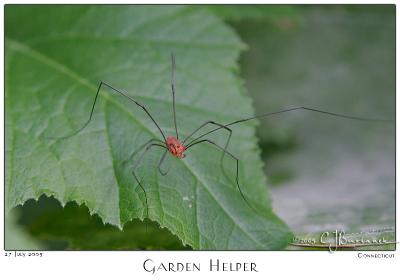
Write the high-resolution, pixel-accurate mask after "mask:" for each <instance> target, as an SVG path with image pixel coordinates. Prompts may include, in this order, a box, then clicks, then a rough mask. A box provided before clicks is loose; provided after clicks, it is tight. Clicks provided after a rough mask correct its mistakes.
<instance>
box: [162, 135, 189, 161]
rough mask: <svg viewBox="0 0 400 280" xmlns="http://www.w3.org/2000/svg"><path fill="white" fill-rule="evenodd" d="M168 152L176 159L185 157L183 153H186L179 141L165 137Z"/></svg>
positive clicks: (184, 147) (172, 137) (171, 137)
mask: <svg viewBox="0 0 400 280" xmlns="http://www.w3.org/2000/svg"><path fill="white" fill-rule="evenodd" d="M166 144H167V147H168V151H169V152H170V153H171V154H172V155H173V156H174V157H177V158H184V157H185V156H186V155H185V154H184V153H183V152H184V151H186V146H184V145H183V144H182V143H181V141H179V140H178V139H177V138H175V137H174V136H169V137H167V141H166Z"/></svg>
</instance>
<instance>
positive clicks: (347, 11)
mask: <svg viewBox="0 0 400 280" xmlns="http://www.w3.org/2000/svg"><path fill="white" fill-rule="evenodd" d="M196 8H202V9H208V10H209V11H210V12H213V13H215V14H217V15H218V16H220V17H222V18H223V19H224V20H225V21H226V23H227V24H229V25H230V26H231V28H233V29H234V30H235V31H236V32H237V33H238V34H239V36H240V37H241V39H242V40H243V41H244V42H245V43H246V44H247V46H248V49H247V51H245V52H244V53H243V55H242V57H241V60H240V70H239V71H240V76H241V77H242V78H243V80H244V81H245V85H244V86H245V87H246V89H247V91H248V93H249V95H250V96H252V98H253V99H254V106H255V108H256V112H257V113H258V114H262V113H266V112H272V111H277V110H280V109H284V108H288V107H291V106H307V107H313V108H318V109H321V110H327V111H332V112H336V113H342V114H349V115H354V116H361V117H370V118H389V119H394V117H395V6H394V5H386V6H385V5H381V6H377V5H374V6H366V5H364V6H352V5H348V6H340V5H327V6H316V5H309V6H279V5H273V6H242V7H237V6H234V5H232V6H201V7H199V6H198V7H196ZM394 129H395V127H394V124H382V123H362V122H356V121H351V120H344V119H338V118H331V117H327V116H324V115H320V114H317V113H312V112H301V111H297V112H290V113H287V114H283V115H277V116H274V117H271V118H265V119H262V120H260V126H259V127H258V136H259V141H260V146H261V148H262V152H263V160H264V162H265V173H266V174H267V176H268V180H269V186H270V187H271V193H272V196H273V205H274V209H275V211H276V213H277V214H278V216H279V217H281V218H282V219H283V220H284V221H285V222H286V223H287V224H288V225H289V226H290V227H291V229H292V230H293V231H294V232H295V234H296V235H297V236H300V237H307V236H317V235H318V234H319V233H321V232H324V231H332V230H336V229H338V230H346V231H349V232H350V231H351V232H359V231H371V230H372V231H374V230H379V229H383V228H386V229H393V230H394V223H395V196H394V194H395V130H394ZM71 213H73V215H71ZM68 217H79V219H78V220H74V221H68ZM16 221H17V225H16ZM61 221H63V223H64V224H63V226H60V225H59V223H60V222H61ZM8 223H9V224H10V225H11V226H10V230H11V231H13V232H15V234H11V235H9V236H11V237H12V239H10V240H7V242H10V244H15V243H18V244H20V245H21V248H24V247H26V246H27V245H26V244H30V245H29V246H30V247H31V248H51V249H65V248H85V249H96V248H100V247H103V246H104V244H109V246H110V247H113V248H120V249H130V248H137V249H143V248H147V249H154V248H160V247H162V248H164V249H190V248H188V247H183V246H182V245H181V244H180V242H179V240H178V239H177V238H176V237H174V236H172V235H171V234H170V233H169V232H168V231H167V230H165V229H163V230H161V229H159V228H158V227H157V225H156V224H150V225H149V231H150V232H151V233H152V234H149V235H146V234H145V229H144V226H143V224H142V223H139V222H131V223H128V224H127V225H126V228H125V229H126V230H125V231H124V232H120V231H119V230H118V229H116V228H114V227H111V226H104V225H103V224H102V223H101V221H100V219H99V218H98V217H97V216H90V215H89V214H88V211H87V209H86V208H85V207H84V206H79V207H78V206H77V205H76V204H74V203H69V204H67V207H66V208H64V209H63V208H62V207H61V206H60V205H59V203H58V202H57V201H55V200H53V199H50V198H41V199H40V200H39V202H34V201H29V202H28V203H26V204H25V205H24V206H23V207H18V208H17V209H15V211H14V212H13V213H12V215H11V216H10V221H8ZM65 224H67V226H68V227H69V228H70V230H69V231H70V232H72V236H64V235H63V231H62V230H60V228H62V227H65V226H66V225H65ZM44 228H46V231H44V230H43V229H44ZM21 229H23V230H21ZM82 231H83V232H86V233H87V235H86V236H80V235H79V234H76V235H74V234H73V233H74V232H76V233H78V232H82ZM389 231H390V230H389ZM90 235H93V236H96V238H93V240H92V243H91V244H81V243H80V238H81V240H86V242H87V240H88V239H87V236H90ZM149 236H151V238H149ZM388 238H389V239H390V238H394V234H393V233H390V234H389V235H388ZM132 240H135V242H136V243H135V244H133V243H132ZM68 242H70V243H68ZM71 242H72V243H71ZM290 249H299V248H297V247H293V248H290Z"/></svg>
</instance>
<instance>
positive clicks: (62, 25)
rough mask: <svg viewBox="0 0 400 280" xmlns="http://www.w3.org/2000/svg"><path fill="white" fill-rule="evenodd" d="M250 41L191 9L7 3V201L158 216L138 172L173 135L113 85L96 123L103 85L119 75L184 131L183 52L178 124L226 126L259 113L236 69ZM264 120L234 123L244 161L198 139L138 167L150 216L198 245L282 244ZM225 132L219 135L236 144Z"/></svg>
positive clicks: (116, 221)
mask: <svg viewBox="0 0 400 280" xmlns="http://www.w3.org/2000/svg"><path fill="white" fill-rule="evenodd" d="M242 48H243V43H241V41H240V40H239V38H238V37H237V36H236V35H235V34H234V33H233V32H232V31H231V29H230V28H228V27H227V26H226V25H225V24H224V23H223V22H221V21H220V20H219V19H218V18H217V17H215V16H213V15H211V14H209V13H207V12H205V11H204V10H203V9H196V8H193V7H184V6H160V7H158V6H10V5H8V6H7V7H6V108H7V110H6V134H7V137H6V166H7V168H6V175H7V176H6V204H7V209H11V208H12V207H15V206H16V205H20V204H23V203H24V202H25V201H26V200H28V199H30V198H34V199H37V198H38V197H39V196H40V195H42V194H45V195H47V196H54V197H55V198H56V199H58V200H59V201H60V202H61V204H62V205H65V204H66V203H67V202H68V201H75V202H77V203H78V204H85V205H86V206H87V207H88V208H89V211H90V213H91V214H93V213H96V214H98V215H99V216H100V218H101V219H102V221H103V222H104V223H108V224H112V225H116V226H118V227H120V228H122V227H123V225H124V224H125V223H127V222H128V221H131V220H133V219H137V218H139V219H144V218H146V211H145V209H146V207H145V197H144V193H143V191H142V190H141V189H140V188H139V187H137V184H136V182H135V180H134V178H133V176H132V174H131V169H132V166H133V162H132V160H131V155H132V153H133V152H134V151H135V150H136V149H138V148H139V147H140V146H142V145H143V144H144V143H145V142H146V141H148V140H149V139H151V138H154V137H157V138H161V135H160V134H159V132H158V130H157V128H156V127H155V126H154V124H153V123H152V122H151V120H150V119H149V117H148V116H147V115H146V114H145V113H144V112H143V111H142V110H141V109H140V108H139V107H137V106H136V105H135V104H133V103H131V102H129V101H127V100H125V99H124V98H122V97H119V96H117V95H116V94H114V93H112V92H110V91H107V90H102V91H101V96H100V98H99V101H98V104H97V105H96V109H95V111H94V115H93V119H92V121H91V123H90V124H89V125H88V126H87V128H86V129H85V130H83V131H82V132H81V133H79V134H78V135H76V136H74V137H71V138H67V139H62V140H51V139H49V137H54V136H62V135H66V134H68V133H71V132H73V131H75V130H76V129H78V128H79V127H80V126H82V125H83V124H84V123H85V121H86V120H87V118H88V116H89V112H90V108H91V105H92V102H93V98H94V95H95V92H96V90H97V87H98V85H99V82H100V81H101V80H103V81H107V82H109V83H111V84H112V85H114V86H115V87H117V88H119V89H122V90H125V91H126V92H128V94H129V95H130V96H131V97H132V98H134V99H135V100H137V101H138V102H140V103H141V104H144V105H145V106H146V107H147V108H148V110H149V111H150V112H151V113H152V114H153V115H154V118H155V119H156V120H157V121H158V123H159V124H160V126H161V128H162V129H163V130H164V132H165V133H166V134H168V135H174V128H173V121H172V110H171V104H172V102H171V93H170V75H171V73H170V72H171V70H170V69H171V66H170V61H169V56H170V53H171V52H174V53H175V54H176V58H177V71H176V89H177V104H176V110H177V119H178V127H179V130H180V135H181V137H182V136H184V135H188V134H189V133H190V132H191V131H192V130H193V129H194V128H196V127H198V126H199V125H200V124H202V123H203V122H205V121H208V120H215V121H217V122H221V123H227V122H230V121H233V120H237V119H240V118H243V117H247V116H249V115H253V113H254V112H253V109H252V107H251V104H250V99H249V98H248V97H246V96H245V95H243V93H242V90H243V89H242V86H241V81H240V80H239V79H238V77H237V76H236V74H235V70H236V69H237V64H236V60H237V58H238V56H239V52H240V50H241V49H242ZM254 125H255V123H254V122H252V123H244V124H241V125H237V126H236V127H234V133H233V137H232V141H231V146H230V148H229V149H230V151H231V152H232V153H233V154H235V155H236V156H237V157H238V158H239V159H240V172H239V174H240V178H239V180H240V182H241V185H242V188H243V192H244V194H245V196H246V197H247V198H248V200H249V201H250V203H251V204H252V205H254V207H256V208H257V210H258V212H259V214H257V213H255V212H254V211H252V210H251V209H250V208H249V207H248V206H247V205H246V203H245V202H244V200H243V199H242V197H241V196H240V194H239V192H238V190H237V187H236V186H235V168H234V167H235V162H234V161H233V160H231V159H230V158H229V157H228V156H227V157H226V158H225V163H224V166H225V168H224V169H222V168H221V166H220V161H219V160H220V157H221V151H220V150H218V149H216V148H215V147H212V146H211V145H207V144H199V145H198V146H197V147H193V149H190V150H188V151H187V157H186V158H184V159H177V158H172V156H170V157H168V158H167V161H166V162H165V165H163V168H170V172H169V173H168V175H166V176H161V175H160V174H159V173H158V170H157V164H158V160H159V159H160V157H161V154H162V150H160V149H157V148H154V149H151V150H149V151H150V152H148V153H147V154H146V157H145V159H144V160H143V162H142V165H141V166H140V168H139V169H138V174H139V177H140V180H141V181H142V184H143V185H144V188H145V189H146V193H147V196H148V205H149V218H150V219H151V220H153V221H156V222H158V223H159V224H160V225H161V227H167V228H168V229H169V230H170V231H171V232H172V233H174V234H176V235H177V236H178V237H179V238H180V239H181V240H182V242H183V244H189V245H190V246H191V247H192V248H194V249H277V248H283V247H285V246H286V244H287V243H288V241H289V240H290V238H291V233H290V231H289V230H288V228H287V227H286V225H285V224H284V223H283V222H282V221H280V220H279V218H277V217H276V216H275V214H274V213H273V212H272V209H271V201H270V198H269V196H268V194H267V190H266V188H265V186H266V183H265V178H264V174H263V172H262V162H261V160H260V157H259V149H258V147H257V143H256V138H255V137H254ZM226 137H227V134H226V132H225V131H223V130H220V131H219V132H218V133H215V135H214V136H213V137H211V139H213V140H214V141H215V142H217V143H219V144H220V145H224V143H225V141H226Z"/></svg>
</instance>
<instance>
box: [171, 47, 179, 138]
mask: <svg viewBox="0 0 400 280" xmlns="http://www.w3.org/2000/svg"><path fill="white" fill-rule="evenodd" d="M171 64H172V69H171V90H172V110H173V113H174V125H175V132H176V139H179V135H178V127H177V126H176V109H175V67H176V66H175V55H174V54H173V53H171Z"/></svg>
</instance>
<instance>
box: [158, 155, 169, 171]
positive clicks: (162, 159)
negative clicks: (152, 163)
mask: <svg viewBox="0 0 400 280" xmlns="http://www.w3.org/2000/svg"><path fill="white" fill-rule="evenodd" d="M167 154H168V150H165V152H164V153H163V155H162V156H161V158H160V161H159V162H158V167H157V168H158V171H159V172H160V174H161V175H162V176H165V175H167V174H168V172H169V169H168V170H167V171H166V172H163V171H162V169H161V165H162V164H163V162H164V159H165V157H166V155H167Z"/></svg>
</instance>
